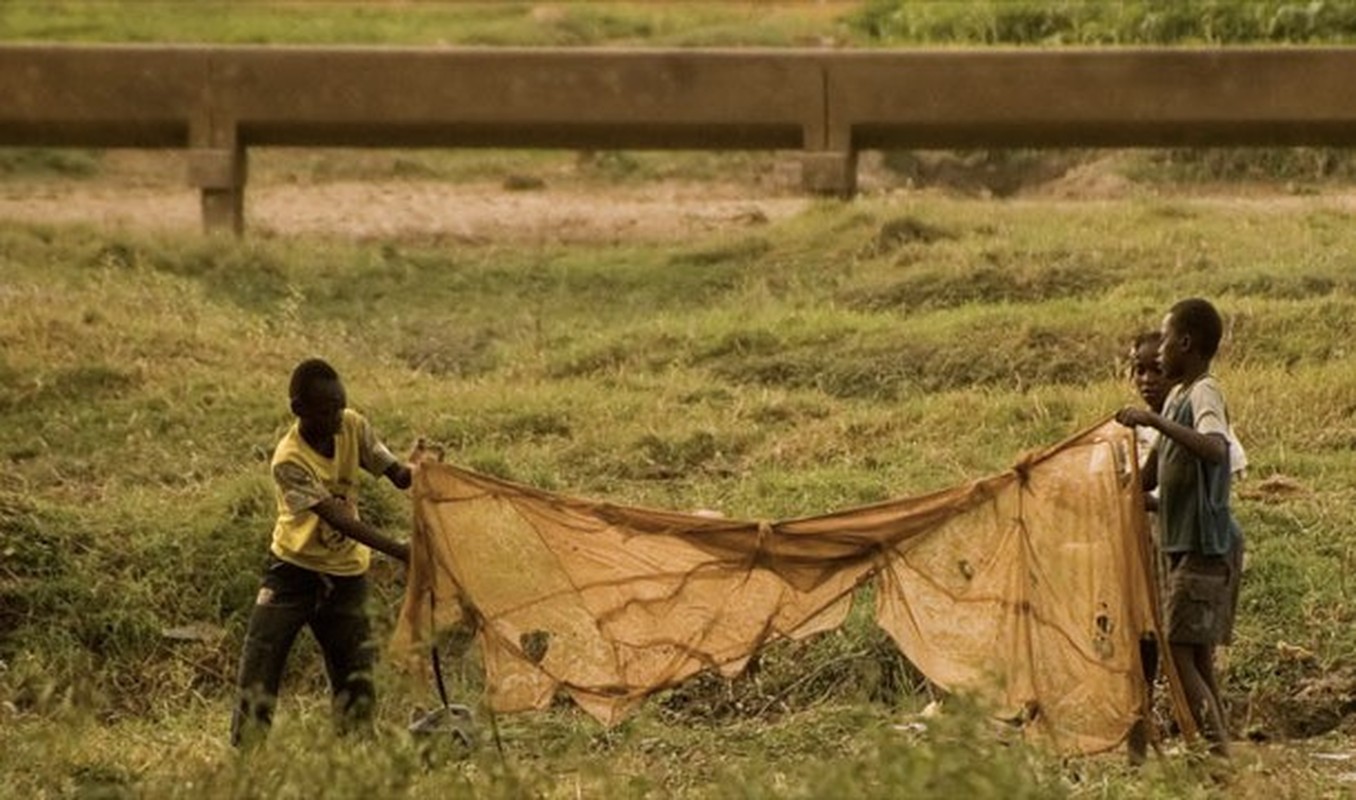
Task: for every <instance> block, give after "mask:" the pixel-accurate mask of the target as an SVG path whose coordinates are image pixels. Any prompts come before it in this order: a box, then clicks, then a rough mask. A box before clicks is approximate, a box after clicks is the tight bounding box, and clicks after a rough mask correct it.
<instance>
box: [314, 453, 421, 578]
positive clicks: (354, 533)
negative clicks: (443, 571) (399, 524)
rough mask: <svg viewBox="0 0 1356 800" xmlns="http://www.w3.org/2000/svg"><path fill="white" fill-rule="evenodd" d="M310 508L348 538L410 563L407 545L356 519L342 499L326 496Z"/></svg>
mask: <svg viewBox="0 0 1356 800" xmlns="http://www.w3.org/2000/svg"><path fill="white" fill-rule="evenodd" d="M388 472H389V470H388ZM311 510H312V511H314V512H315V513H316V514H317V515H318V516H319V517H320V518H321V519H323V520H324V521H325V522H327V523H328V524H329V526H330V527H331V528H333V529H335V530H336V531H338V532H340V533H342V534H343V535H345V536H347V537H348V538H350V539H353V540H354V541H357V542H361V543H362V544H365V545H367V546H368V547H370V548H372V549H373V550H379V551H381V552H383V553H385V554H386V555H388V556H390V557H391V558H394V559H396V560H397V561H400V562H403V563H405V564H409V563H410V546H409V545H407V544H404V543H403V542H397V541H395V540H394V539H390V538H387V537H386V536H385V535H384V534H382V532H381V531H379V530H377V529H376V528H374V527H372V526H371V525H368V524H367V523H366V522H363V521H362V520H360V519H358V518H357V517H356V516H354V515H353V512H352V510H350V509H349V507H348V505H347V504H346V503H344V501H343V500H340V499H339V498H337V497H327V498H325V499H324V500H321V501H320V502H319V503H316V504H315V505H314V506H311Z"/></svg>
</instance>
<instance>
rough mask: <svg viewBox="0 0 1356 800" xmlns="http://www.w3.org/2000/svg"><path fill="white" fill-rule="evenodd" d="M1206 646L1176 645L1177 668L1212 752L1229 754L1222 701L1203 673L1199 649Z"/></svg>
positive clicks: (1184, 689)
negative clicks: (1221, 706) (1221, 707)
mask: <svg viewBox="0 0 1356 800" xmlns="http://www.w3.org/2000/svg"><path fill="white" fill-rule="evenodd" d="M1202 647H1203V645H1194V644H1178V643H1177V642H1173V643H1172V661H1173V663H1174V664H1175V665H1176V666H1177V674H1178V676H1179V677H1181V679H1182V690H1183V692H1185V693H1186V697H1187V705H1188V706H1190V708H1191V715H1192V716H1193V717H1194V718H1195V720H1196V724H1197V725H1198V726H1200V729H1201V735H1202V736H1204V737H1205V739H1206V741H1208V742H1210V749H1211V751H1212V752H1215V753H1218V754H1220V755H1228V736H1227V735H1225V731H1224V721H1223V717H1222V715H1221V714H1220V707H1219V699H1218V698H1217V697H1215V693H1214V692H1212V691H1211V690H1210V684H1209V682H1208V681H1207V680H1206V677H1205V675H1203V674H1202V673H1201V669H1200V661H1199V656H1198V654H1197V650H1198V649H1200V648H1202Z"/></svg>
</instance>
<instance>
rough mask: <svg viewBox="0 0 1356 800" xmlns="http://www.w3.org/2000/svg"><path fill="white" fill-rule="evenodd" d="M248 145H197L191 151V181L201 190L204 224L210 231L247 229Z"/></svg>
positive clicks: (235, 232)
mask: <svg viewBox="0 0 1356 800" xmlns="http://www.w3.org/2000/svg"><path fill="white" fill-rule="evenodd" d="M247 171H248V170H247V161H246V154H245V148H243V147H241V146H239V145H235V146H233V147H194V148H191V149H190V150H189V151H188V182H189V185H190V186H195V187H197V188H198V189H199V191H201V193H202V224H203V230H204V231H206V232H207V233H233V234H236V235H240V234H242V233H244V231H245V178H246V173H247Z"/></svg>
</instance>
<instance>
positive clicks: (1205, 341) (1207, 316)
mask: <svg viewBox="0 0 1356 800" xmlns="http://www.w3.org/2000/svg"><path fill="white" fill-rule="evenodd" d="M1168 314H1170V315H1171V316H1172V320H1173V324H1174V325H1175V326H1176V327H1177V330H1178V331H1180V332H1182V333H1186V334H1190V336H1191V344H1192V346H1193V347H1195V348H1196V352H1197V353H1199V354H1200V356H1201V358H1204V359H1207V360H1209V359H1211V358H1214V357H1215V353H1216V352H1217V351H1218V350H1219V340H1220V339H1221V338H1222V337H1223V336H1224V321H1223V320H1222V319H1220V316H1219V312H1218V311H1216V310H1215V307H1214V306H1213V305H1211V304H1210V301H1209V300H1205V299H1202V298H1200V297H1192V298H1188V299H1186V300H1180V301H1178V302H1177V303H1176V304H1175V305H1173V307H1172V309H1171V310H1170V311H1168Z"/></svg>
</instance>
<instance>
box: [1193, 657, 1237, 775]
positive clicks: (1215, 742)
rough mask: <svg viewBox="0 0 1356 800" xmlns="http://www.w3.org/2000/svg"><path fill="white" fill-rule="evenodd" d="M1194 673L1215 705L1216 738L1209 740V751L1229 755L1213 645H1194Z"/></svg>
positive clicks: (1226, 721)
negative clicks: (1198, 674)
mask: <svg viewBox="0 0 1356 800" xmlns="http://www.w3.org/2000/svg"><path fill="white" fill-rule="evenodd" d="M1192 650H1193V657H1194V658H1195V660H1196V671H1197V672H1199V673H1200V674H1201V678H1202V679H1203V680H1204V681H1205V686H1206V688H1207V689H1208V690H1209V691H1210V698H1211V699H1212V700H1213V701H1214V704H1215V715H1216V718H1217V719H1218V720H1219V727H1218V729H1217V731H1218V734H1219V735H1218V737H1217V738H1213V739H1211V742H1212V745H1211V747H1210V749H1211V750H1212V751H1213V752H1215V753H1217V754H1218V755H1222V756H1227V755H1228V754H1229V722H1228V718H1227V717H1226V716H1225V714H1224V695H1222V694H1220V691H1219V682H1218V680H1217V679H1216V677H1215V648H1214V646H1213V645H1196V646H1195V647H1194V648H1193V649H1192Z"/></svg>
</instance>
